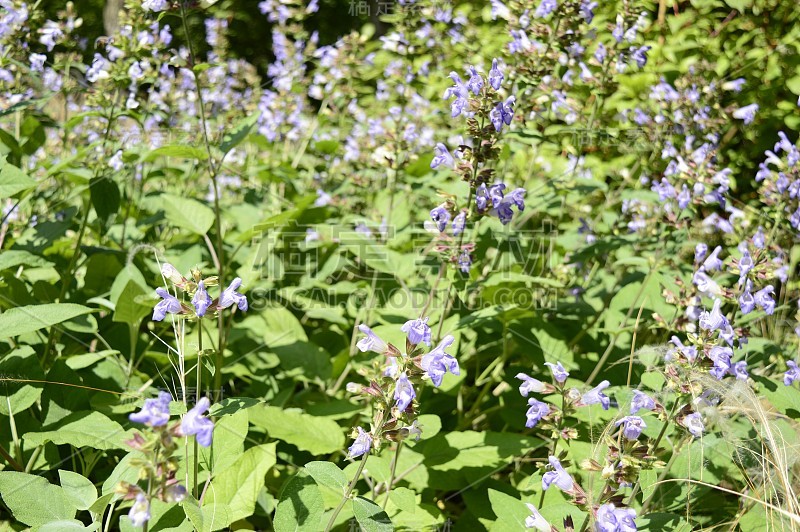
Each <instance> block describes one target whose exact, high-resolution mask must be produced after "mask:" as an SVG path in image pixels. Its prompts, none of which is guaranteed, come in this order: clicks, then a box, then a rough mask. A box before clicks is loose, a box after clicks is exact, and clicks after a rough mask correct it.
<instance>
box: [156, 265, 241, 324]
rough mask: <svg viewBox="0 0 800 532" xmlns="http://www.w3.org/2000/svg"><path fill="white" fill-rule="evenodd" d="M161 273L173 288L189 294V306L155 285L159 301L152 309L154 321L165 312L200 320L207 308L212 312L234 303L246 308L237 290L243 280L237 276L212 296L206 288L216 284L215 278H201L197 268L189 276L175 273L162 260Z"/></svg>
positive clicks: (164, 315) (214, 312) (164, 314)
mask: <svg viewBox="0 0 800 532" xmlns="http://www.w3.org/2000/svg"><path fill="white" fill-rule="evenodd" d="M161 275H162V276H163V277H164V278H165V279H169V280H170V281H171V282H172V284H173V285H174V287H175V288H176V289H180V290H181V291H183V293H184V294H185V295H186V296H187V297H191V305H192V306H191V307H190V306H189V305H188V304H186V303H185V302H183V301H181V300H180V299H178V298H177V297H176V296H174V295H172V294H171V293H169V292H168V291H167V290H166V289H164V288H156V294H157V295H158V296H159V297H160V298H161V301H159V302H158V303H156V306H155V308H154V309H153V321H161V320H163V319H164V318H165V317H166V315H167V314H175V315H177V316H181V317H189V318H194V317H196V318H197V319H202V318H203V317H204V316H205V315H206V314H207V313H208V312H209V311H210V312H211V315H214V314H216V313H217V312H220V311H222V310H224V309H226V308H229V307H233V306H236V307H238V308H239V310H241V311H243V312H244V311H246V310H247V297H246V296H244V295H242V294H240V293H239V292H237V290H238V289H239V287H240V286H241V285H242V280H241V279H240V278H239V277H236V278H235V279H234V280H233V281H231V283H230V284H229V285H228V287H227V288H225V289H224V290H222V292H221V293H220V294H219V296H218V297H216V298H214V299H212V298H211V296H210V295H209V294H208V290H207V287H211V286H216V285H217V284H218V281H217V278H216V277H207V278H203V277H202V274H201V273H200V270H196V269H195V270H192V273H191V276H190V278H189V279H187V278H186V277H184V276H183V275H181V274H180V272H178V270H177V269H175V267H174V266H173V265H171V264H169V263H165V264H164V265H163V266H162V267H161Z"/></svg>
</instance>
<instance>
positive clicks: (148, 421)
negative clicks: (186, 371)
mask: <svg viewBox="0 0 800 532" xmlns="http://www.w3.org/2000/svg"><path fill="white" fill-rule="evenodd" d="M171 401H172V397H171V396H170V395H169V394H168V393H167V392H159V393H158V398H156V399H145V401H144V406H142V409H141V410H140V411H139V412H134V413H133V414H130V415H129V416H128V419H130V420H131V421H133V422H134V423H144V424H145V425H147V426H148V427H162V426H164V425H166V424H167V423H168V422H169V403H170V402H171Z"/></svg>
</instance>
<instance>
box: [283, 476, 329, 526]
mask: <svg viewBox="0 0 800 532" xmlns="http://www.w3.org/2000/svg"><path fill="white" fill-rule="evenodd" d="M324 511H325V507H324V505H323V504H322V493H320V491H319V487H317V484H316V483H315V482H314V479H313V478H311V477H310V476H308V475H307V474H304V473H303V472H300V473H298V474H297V475H295V476H293V477H292V478H291V479H290V480H289V482H287V483H286V485H285V486H284V488H283V490H282V491H281V496H280V502H279V503H278V508H277V510H276V511H275V519H273V525H274V526H275V532H284V531H286V532H288V531H292V530H309V531H312V532H313V531H317V530H320V528H321V527H320V525H321V521H322V514H323V513H324Z"/></svg>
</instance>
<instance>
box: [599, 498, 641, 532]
mask: <svg viewBox="0 0 800 532" xmlns="http://www.w3.org/2000/svg"><path fill="white" fill-rule="evenodd" d="M634 519H636V510H634V509H633V508H616V507H615V506H614V505H613V504H612V503H608V504H604V505H602V506H601V507H600V508H598V509H597V514H596V520H595V530H596V531H597V532H631V531H635V530H636V523H635V522H634Z"/></svg>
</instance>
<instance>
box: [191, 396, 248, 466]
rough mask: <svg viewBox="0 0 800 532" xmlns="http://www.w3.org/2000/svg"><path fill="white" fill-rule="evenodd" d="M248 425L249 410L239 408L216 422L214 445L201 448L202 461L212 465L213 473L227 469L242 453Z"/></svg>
mask: <svg viewBox="0 0 800 532" xmlns="http://www.w3.org/2000/svg"><path fill="white" fill-rule="evenodd" d="M248 426H249V424H248V422H247V410H239V411H238V412H236V413H235V414H232V415H230V416H225V417H223V418H221V419H219V420H218V421H217V422H216V424H215V425H214V445H213V446H211V447H202V448H201V449H200V457H201V461H202V463H205V464H208V465H209V466H210V469H211V472H212V473H219V472H220V471H223V470H225V469H227V468H228V467H230V466H231V464H233V463H234V462H235V461H236V460H237V459H238V458H239V457H240V456H241V455H242V453H243V452H244V441H245V439H246V438H247V429H248Z"/></svg>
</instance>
